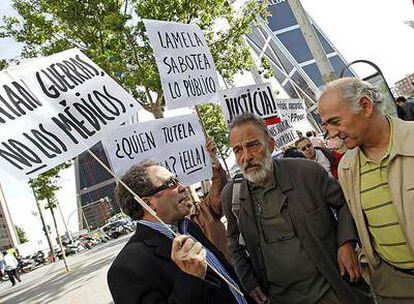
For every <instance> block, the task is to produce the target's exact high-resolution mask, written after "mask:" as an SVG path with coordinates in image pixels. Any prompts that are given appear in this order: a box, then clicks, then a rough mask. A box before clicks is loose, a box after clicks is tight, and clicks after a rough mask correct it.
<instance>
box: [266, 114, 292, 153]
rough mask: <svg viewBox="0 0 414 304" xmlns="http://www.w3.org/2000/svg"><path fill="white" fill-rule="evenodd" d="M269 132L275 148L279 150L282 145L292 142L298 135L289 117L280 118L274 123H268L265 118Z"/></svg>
mask: <svg viewBox="0 0 414 304" xmlns="http://www.w3.org/2000/svg"><path fill="white" fill-rule="evenodd" d="M265 122H266V125H267V129H268V130H269V134H270V135H271V136H272V137H273V139H274V140H275V150H280V149H281V148H282V147H285V146H287V145H290V144H292V143H294V142H295V141H296V140H297V139H298V136H297V134H296V131H295V128H294V127H293V126H292V124H291V122H290V121H289V119H282V120H280V122H278V123H275V124H269V123H267V121H266V120H265Z"/></svg>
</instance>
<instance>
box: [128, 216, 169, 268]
mask: <svg viewBox="0 0 414 304" xmlns="http://www.w3.org/2000/svg"><path fill="white" fill-rule="evenodd" d="M135 237H136V238H137V240H140V241H142V242H144V243H145V244H146V245H147V246H148V247H152V248H154V254H155V255H157V256H159V257H161V258H164V259H167V260H171V248H172V240H171V239H170V238H168V237H167V236H165V235H163V234H162V233H160V232H158V231H155V230H154V229H151V228H149V227H147V226H145V225H142V224H139V223H137V230H136V233H135Z"/></svg>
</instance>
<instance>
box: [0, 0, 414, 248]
mask: <svg viewBox="0 0 414 304" xmlns="http://www.w3.org/2000/svg"><path fill="white" fill-rule="evenodd" d="M302 4H303V6H304V8H305V9H306V10H307V12H308V13H309V14H310V16H311V17H312V18H313V19H314V20H315V21H316V23H317V24H318V25H319V27H320V28H321V29H322V31H324V32H325V34H326V35H327V36H328V38H329V39H330V40H331V42H332V43H333V44H334V45H335V47H336V48H337V49H338V50H339V52H340V53H341V54H342V55H343V56H344V58H345V60H346V61H347V62H351V61H354V60H357V59H366V60H370V61H372V62H374V63H375V64H377V65H378V66H379V67H380V68H381V70H382V72H383V74H384V76H385V78H386V80H387V81H388V84H389V85H390V86H393V84H394V83H395V82H396V81H398V80H400V79H401V78H403V77H405V76H406V75H407V74H410V73H414V59H413V55H412V54H413V49H414V29H412V28H410V27H409V26H408V25H406V24H404V21H406V20H414V6H413V2H412V0H399V1H385V0H363V1H361V0H358V1H357V0H348V1H343V0H341V1H339V0H330V1H326V0H302ZM12 13H13V11H12V10H11V8H10V2H9V1H8V0H2V1H1V2H0V16H2V15H10V14H12ZM17 54H18V45H17V44H16V42H14V41H12V40H0V58H13V57H15V56H16V55H17ZM355 69H356V72H357V73H359V74H360V76H366V75H365V74H366V73H369V72H370V71H369V70H367V69H366V67H364V66H362V65H357V66H355ZM236 83H239V82H236ZM168 116H171V115H168ZM61 181H62V182H61V186H62V190H60V191H59V192H58V200H59V202H60V205H61V208H62V213H63V217H64V219H65V221H66V222H68V225H69V229H70V230H72V231H76V230H77V227H78V221H77V217H76V193H75V182H74V168H73V167H71V168H69V169H67V170H66V171H65V172H63V173H62V178H61ZM0 183H1V184H2V187H3V190H4V193H5V196H6V200H7V203H8V206H9V210H10V213H11V216H12V218H13V221H14V223H15V224H16V225H18V226H20V227H23V229H24V230H25V231H26V232H27V234H28V237H29V239H30V240H32V241H33V243H34V244H35V245H39V246H40V247H44V248H46V244H47V243H46V240H45V239H44V237H43V232H42V230H41V225H40V220H39V217H38V215H37V210H36V205H35V202H34V199H33V195H32V193H31V190H30V189H29V188H28V186H27V182H26V181H17V180H16V179H15V178H14V177H12V176H10V175H9V174H8V173H7V172H4V171H2V170H1V169H0ZM45 214H46V216H47V218H46V220H47V222H48V224H49V225H50V226H51V227H52V226H53V225H52V221H51V218H50V216H49V211H46V212H45ZM58 215H59V214H58ZM58 222H59V229H60V231H61V232H62V231H64V227H63V224H62V219H61V218H60V216H59V218H58ZM39 242H40V243H39Z"/></svg>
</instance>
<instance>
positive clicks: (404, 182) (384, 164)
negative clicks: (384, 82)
mask: <svg viewBox="0 0 414 304" xmlns="http://www.w3.org/2000/svg"><path fill="white" fill-rule="evenodd" d="M380 103H381V94H380V92H379V89H378V88H376V87H374V86H372V85H371V84H370V83H368V82H364V81H361V80H359V79H355V78H343V79H339V80H336V81H334V82H331V83H330V84H329V85H328V86H327V88H326V89H325V91H324V92H323V93H322V95H321V97H320V99H319V113H320V115H321V118H322V122H323V126H324V128H325V129H326V131H327V132H328V133H329V136H330V137H339V138H340V139H342V140H343V142H344V144H345V146H346V147H347V148H348V149H350V150H348V151H347V152H346V154H345V155H344V157H343V158H342V160H341V163H340V164H339V180H340V183H341V185H342V188H343V190H344V194H345V197H346V199H347V202H348V204H349V208H350V210H351V212H352V215H353V217H354V219H355V223H356V226H357V229H358V233H359V238H360V240H361V243H362V255H361V262H363V263H367V264H368V265H369V268H368V269H367V270H369V273H368V274H369V275H370V278H371V283H372V286H373V289H374V291H375V293H376V295H377V299H378V302H379V303H380V304H382V303H399V304H400V303H414V124H413V123H410V122H404V121H402V120H400V119H397V118H393V117H388V116H384V115H383V114H381V112H380V110H379V104H380ZM365 265H366V264H365Z"/></svg>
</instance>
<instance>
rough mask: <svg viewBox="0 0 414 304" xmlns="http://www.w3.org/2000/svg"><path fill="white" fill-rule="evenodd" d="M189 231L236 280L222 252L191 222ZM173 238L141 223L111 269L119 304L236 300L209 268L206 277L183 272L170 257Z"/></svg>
mask: <svg viewBox="0 0 414 304" xmlns="http://www.w3.org/2000/svg"><path fill="white" fill-rule="evenodd" d="M188 231H189V233H190V234H191V235H192V236H194V237H195V238H196V239H197V240H198V241H199V242H200V243H202V244H203V245H204V246H205V247H206V248H208V249H209V250H210V251H211V252H213V253H214V254H215V255H216V257H218V258H219V259H220V261H221V262H222V264H223V266H224V267H226V269H227V271H228V272H229V274H230V275H231V276H232V277H233V278H235V280H236V281H237V276H236V274H235V272H234V270H233V269H232V268H231V266H230V265H229V264H228V263H227V262H226V260H225V258H224V257H223V255H222V254H221V253H220V252H218V251H217V250H216V249H215V248H214V246H213V245H212V244H211V243H210V242H209V241H208V240H207V239H206V238H205V237H204V236H203V234H202V232H201V230H200V229H199V227H198V226H196V225H195V224H193V223H191V222H190V224H189V226H188ZM171 247H172V240H171V239H169V238H168V237H166V236H165V235H163V234H161V233H159V232H157V231H155V230H153V229H151V228H149V227H147V226H145V225H142V224H138V225H137V230H136V233H135V235H134V236H133V237H132V238H131V239H130V240H129V242H128V243H127V244H126V245H125V247H124V248H123V249H122V250H121V252H120V253H119V254H118V256H117V257H116V259H115V261H114V262H113V263H112V266H111V268H110V269H109V272H108V285H109V289H110V291H111V294H112V297H113V299H114V301H115V303H116V304H133V303H134V304H137V303H143V304H147V303H148V304H150V303H171V304H172V303H189V304H190V303H197V304H202V303H236V300H235V298H234V296H233V294H232V293H231V291H230V289H229V288H228V286H227V284H226V283H224V282H223V281H222V280H221V279H220V278H218V276H217V275H216V274H214V273H212V272H211V270H208V271H207V275H206V277H205V279H204V280H203V279H199V278H196V277H194V276H191V275H189V274H186V273H184V272H182V271H181V270H180V269H179V268H178V267H177V266H176V264H175V263H174V262H173V261H172V260H171V258H170V255H171Z"/></svg>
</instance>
